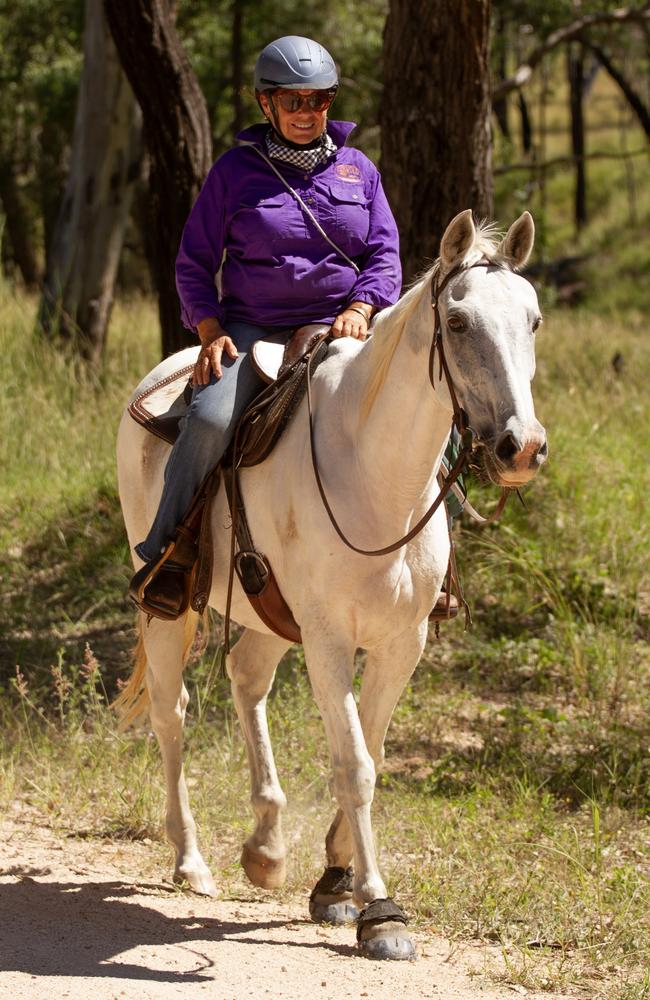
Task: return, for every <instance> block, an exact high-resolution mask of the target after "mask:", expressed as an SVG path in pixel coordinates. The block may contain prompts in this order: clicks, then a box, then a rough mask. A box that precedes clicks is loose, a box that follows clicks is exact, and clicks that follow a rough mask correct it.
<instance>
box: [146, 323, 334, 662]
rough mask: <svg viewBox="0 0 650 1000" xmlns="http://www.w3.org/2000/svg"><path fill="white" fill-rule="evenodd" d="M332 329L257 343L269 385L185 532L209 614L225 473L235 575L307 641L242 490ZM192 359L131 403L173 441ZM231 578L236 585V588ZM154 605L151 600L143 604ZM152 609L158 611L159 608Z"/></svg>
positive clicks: (308, 329)
mask: <svg viewBox="0 0 650 1000" xmlns="http://www.w3.org/2000/svg"><path fill="white" fill-rule="evenodd" d="M329 330H330V327H329V326H328V325H326V324H322V323H310V324H308V325H306V326H303V327H300V328H299V329H298V330H296V331H294V332H293V334H292V336H291V337H290V338H289V340H288V341H287V339H286V333H284V332H283V333H281V334H277V335H275V336H273V337H270V338H268V339H264V340H260V341H257V343H256V344H254V345H253V349H252V351H251V354H250V358H251V362H252V364H253V366H254V368H255V370H256V371H257V373H258V375H259V376H260V378H261V379H262V380H263V381H265V382H266V383H267V386H266V388H265V389H263V390H262V391H261V392H260V394H259V395H258V396H257V397H256V398H255V399H254V400H253V402H252V403H251V404H250V406H249V407H248V408H247V410H246V411H245V412H244V414H243V416H242V417H241V419H240V421H239V423H238V425H237V429H236V432H235V438H234V441H233V442H232V444H231V445H230V447H229V449H228V451H227V452H226V454H225V455H224V457H223V458H222V460H221V462H220V463H219V465H217V467H216V468H215V469H214V470H213V471H212V472H211V473H210V474H209V475H208V476H207V477H206V479H205V480H204V482H203V483H202V484H201V486H200V488H199V490H198V492H197V494H196V496H195V498H194V500H193V502H192V505H191V508H190V512H189V514H188V516H187V517H186V518H185V520H184V522H183V525H182V526H180V528H179V530H180V531H185V533H186V534H189V535H191V536H192V537H193V538H194V539H195V541H196V543H197V547H198V563H197V564H196V565H195V568H194V571H193V573H192V593H191V600H190V603H191V606H192V608H193V609H194V610H195V611H198V612H199V613H200V614H202V613H203V612H204V610H205V608H206V606H207V602H208V598H209V592H210V584H211V580H212V556H213V546H212V538H211V527H210V506H211V500H212V497H214V496H215V495H216V493H217V491H218V488H219V483H220V480H221V474H222V472H223V473H224V477H225V486H226V495H227V498H228V504H229V507H230V513H231V518H232V530H233V531H234V533H235V536H236V540H237V546H238V551H237V552H236V553H234V550H233V557H234V558H232V559H231V567H230V578H231V579H232V573H233V570H234V571H235V572H236V573H237V576H238V578H239V581H240V583H241V585H242V588H243V590H244V592H245V594H246V596H247V597H248V600H249V602H250V604H251V606H252V607H253V608H254V610H255V612H256V613H257V615H258V617H259V618H261V620H262V621H263V622H264V623H265V624H266V625H267V626H268V627H269V628H271V629H272V630H273V631H274V632H276V633H277V634H278V635H280V636H282V637H283V638H285V639H289V640H291V642H300V641H301V635H300V627H299V625H298V624H297V623H296V621H295V619H294V617H293V614H292V612H291V609H290V608H289V606H288V605H287V603H286V601H285V600H284V598H283V596H282V594H281V592H280V589H279V587H278V584H277V582H276V580H275V577H274V574H273V570H272V568H271V566H270V564H269V562H268V560H267V558H266V557H265V556H264V555H263V554H262V553H261V552H259V551H258V550H257V549H256V548H255V545H254V542H253V539H252V535H251V532H250V528H249V526H248V520H247V517H246V510H245V506H244V502H243V498H242V496H241V491H240V489H239V482H238V470H239V468H241V467H245V466H252V465H257V464H258V463H260V462H262V461H264V459H265V458H267V457H268V455H269V454H270V453H271V451H272V450H273V448H274V447H275V445H276V444H277V442H278V440H279V438H280V437H281V435H282V432H283V431H284V429H285V427H286V426H287V425H288V423H289V421H290V420H291V417H292V416H293V414H294V413H295V411H296V409H297V407H298V405H299V403H300V401H301V400H302V398H303V396H304V394H305V392H306V388H307V362H309V364H310V367H311V369H312V370H313V369H315V368H316V366H317V365H318V364H320V362H321V361H322V360H324V358H325V356H326V354H327V339H326V338H327V334H328V333H329ZM193 368H194V364H193V363H192V364H189V365H186V366H184V367H181V368H180V369H178V371H176V372H174V373H172V374H171V375H169V376H167V377H166V378H165V379H163V380H161V381H159V382H157V383H155V384H154V385H152V386H150V387H148V388H147V389H146V390H145V391H143V392H142V393H140V395H138V396H136V397H135V398H134V399H133V400H132V402H131V403H130V405H129V408H128V409H129V413H130V415H131V416H132V417H133V419H134V420H136V421H137V423H139V424H141V425H142V426H143V427H145V428H146V429H147V430H148V431H150V432H151V433H152V434H155V435H156V436H157V437H159V438H162V439H163V440H165V441H168V442H169V443H170V444H173V443H174V441H175V440H176V438H177V437H178V434H179V424H180V421H181V419H182V417H183V415H184V413H185V411H186V409H187V406H188V405H189V402H190V400H191V397H192V382H191V373H192V371H193ZM230 588H231V584H229V594H230ZM229 605H230V598H229V600H228V610H227V612H226V645H228V644H229V639H228V630H229ZM139 606H140V607H141V608H142V610H144V611H147V608H146V606H145V605H144V604H142V603H141V604H139ZM152 613H153V611H152Z"/></svg>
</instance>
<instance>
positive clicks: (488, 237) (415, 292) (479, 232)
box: [361, 222, 508, 420]
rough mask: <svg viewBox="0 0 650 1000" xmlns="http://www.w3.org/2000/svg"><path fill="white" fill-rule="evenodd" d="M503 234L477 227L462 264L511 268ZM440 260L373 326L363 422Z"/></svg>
mask: <svg viewBox="0 0 650 1000" xmlns="http://www.w3.org/2000/svg"><path fill="white" fill-rule="evenodd" d="M500 243H501V233H500V232H499V230H498V228H497V227H496V226H495V225H494V224H493V223H489V222H480V223H479V224H478V225H477V227H476V237H475V239H474V242H473V244H472V246H471V247H470V249H469V250H468V251H467V253H466V254H465V259H464V261H463V264H464V266H465V267H470V266H471V265H472V264H475V263H476V261H478V260H480V259H481V258H482V257H488V258H489V259H490V260H491V261H493V262H494V263H495V264H508V259H507V258H506V257H505V256H504V255H503V254H502V253H500V250H499V247H500ZM440 267H441V263H440V258H438V259H437V260H436V261H435V263H434V264H433V265H432V266H431V267H430V268H428V269H427V270H426V271H424V272H423V273H422V274H419V275H418V276H417V277H416V278H414V279H413V282H412V283H411V286H410V287H409V289H408V291H407V292H406V293H405V294H404V295H402V297H401V298H400V299H399V301H398V302H396V303H395V305H394V306H389V308H388V309H384V310H382V312H381V313H379V315H378V316H377V319H376V320H375V322H374V324H373V331H372V332H373V341H374V343H373V354H372V368H371V370H370V376H369V378H368V381H367V383H366V387H365V390H364V393H363V398H362V401H361V419H362V420H365V419H366V417H367V416H368V414H369V413H370V411H371V409H372V407H373V406H374V403H375V400H376V399H377V396H378V395H379V393H380V392H381V390H382V388H383V385H384V383H385V382H386V379H387V378H388V372H389V370H390V364H391V361H392V360H393V355H394V354H395V351H396V350H397V346H398V344H399V343H400V341H401V339H402V337H403V335H404V330H405V329H406V327H407V325H408V323H409V321H410V320H411V319H412V317H413V314H414V313H415V312H416V311H417V309H418V307H419V306H420V302H421V299H422V296H423V295H424V294H425V293H426V294H427V295H428V293H429V288H430V286H431V281H432V280H433V278H434V277H435V276H436V275H437V274H438V273H439V271H440Z"/></svg>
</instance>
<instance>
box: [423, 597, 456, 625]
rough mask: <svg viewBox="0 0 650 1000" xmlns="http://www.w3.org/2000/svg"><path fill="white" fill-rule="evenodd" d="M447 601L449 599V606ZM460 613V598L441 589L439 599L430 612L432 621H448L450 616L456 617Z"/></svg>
mask: <svg viewBox="0 0 650 1000" xmlns="http://www.w3.org/2000/svg"><path fill="white" fill-rule="evenodd" d="M447 601H449V607H447ZM457 615H458V600H457V598H456V597H455V596H454V595H453V594H448V593H447V592H446V591H445V590H441V591H440V594H439V596H438V600H437V601H436V603H435V604H434V605H433V608H432V609H431V611H430V612H429V621H430V622H436V623H437V622H446V621H448V620H449V619H450V618H456V617H457Z"/></svg>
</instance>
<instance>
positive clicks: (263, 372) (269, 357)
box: [250, 333, 287, 385]
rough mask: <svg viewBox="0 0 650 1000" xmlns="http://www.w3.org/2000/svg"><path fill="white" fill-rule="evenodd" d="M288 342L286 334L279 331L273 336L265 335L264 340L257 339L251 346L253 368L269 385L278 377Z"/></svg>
mask: <svg viewBox="0 0 650 1000" xmlns="http://www.w3.org/2000/svg"><path fill="white" fill-rule="evenodd" d="M286 343H287V337H286V334H284V333H278V334H276V335H275V336H273V337H265V338H264V340H256V341H255V343H254V344H253V346H252V348H251V354H250V357H251V362H252V364H253V368H254V369H255V371H256V372H257V374H258V375H259V377H260V378H261V379H263V380H264V381H265V382H268V384H269V385H270V384H271V383H272V382H275V380H276V378H277V377H278V372H279V371H280V366H281V364H282V359H283V358H284V348H285V346H286Z"/></svg>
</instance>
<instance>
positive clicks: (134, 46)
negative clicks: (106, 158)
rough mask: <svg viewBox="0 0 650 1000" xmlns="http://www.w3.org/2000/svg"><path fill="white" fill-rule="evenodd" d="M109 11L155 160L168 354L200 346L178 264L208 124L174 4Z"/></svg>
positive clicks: (160, 1)
mask: <svg viewBox="0 0 650 1000" xmlns="http://www.w3.org/2000/svg"><path fill="white" fill-rule="evenodd" d="M104 9H105V11H106V16H107V19H108V22H109V25H110V28H111V31H112V33H113V38H114V39H115V43H116V46H117V50H118V52H119V55H120V59H121V61H122V65H123V67H124V71H125V72H126V74H127V76H128V78H129V80H130V82H131V86H132V87H133V91H134V93H135V95H136V98H137V100H138V103H139V104H140V107H141V109H142V116H143V127H144V138H145V143H146V146H147V150H148V153H149V157H150V173H149V192H150V199H149V225H150V228H151V233H150V236H151V241H150V244H149V245H150V246H151V247H152V248H153V257H152V261H151V263H152V269H153V273H152V280H153V284H154V287H155V289H156V292H157V294H158V311H159V316H160V326H161V331H162V347H163V354H164V355H166V354H169V353H171V352H172V351H177V350H179V349H180V348H182V347H186V346H187V345H188V344H195V343H196V337H194V336H193V335H192V334H190V333H189V332H188V331H187V330H185V329H184V328H183V326H182V325H181V321H180V307H179V302H178V295H177V293H176V283H175V275H174V265H175V259H176V254H177V251H178V246H179V243H180V239H181V234H182V231H183V226H184V224H185V220H186V219H187V216H188V213H189V211H190V208H191V207H192V205H193V203H194V201H195V199H196V196H197V194H198V192H199V190H200V187H201V184H202V183H203V181H204V179H205V176H206V174H207V172H208V170H209V168H210V164H211V154H212V140H211V135H210V123H209V120H208V113H207V109H206V106H205V100H204V98H203V94H202V93H201V89H200V87H199V84H198V81H197V79H196V76H195V75H194V72H193V71H192V68H191V67H190V64H189V62H188V60H187V57H186V55H185V52H184V51H183V48H182V46H181V42H180V39H179V37H178V34H177V31H176V27H175V17H174V10H173V5H172V4H169V3H167V2H165V0H120V3H114V2H113V0H105V3H104Z"/></svg>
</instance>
